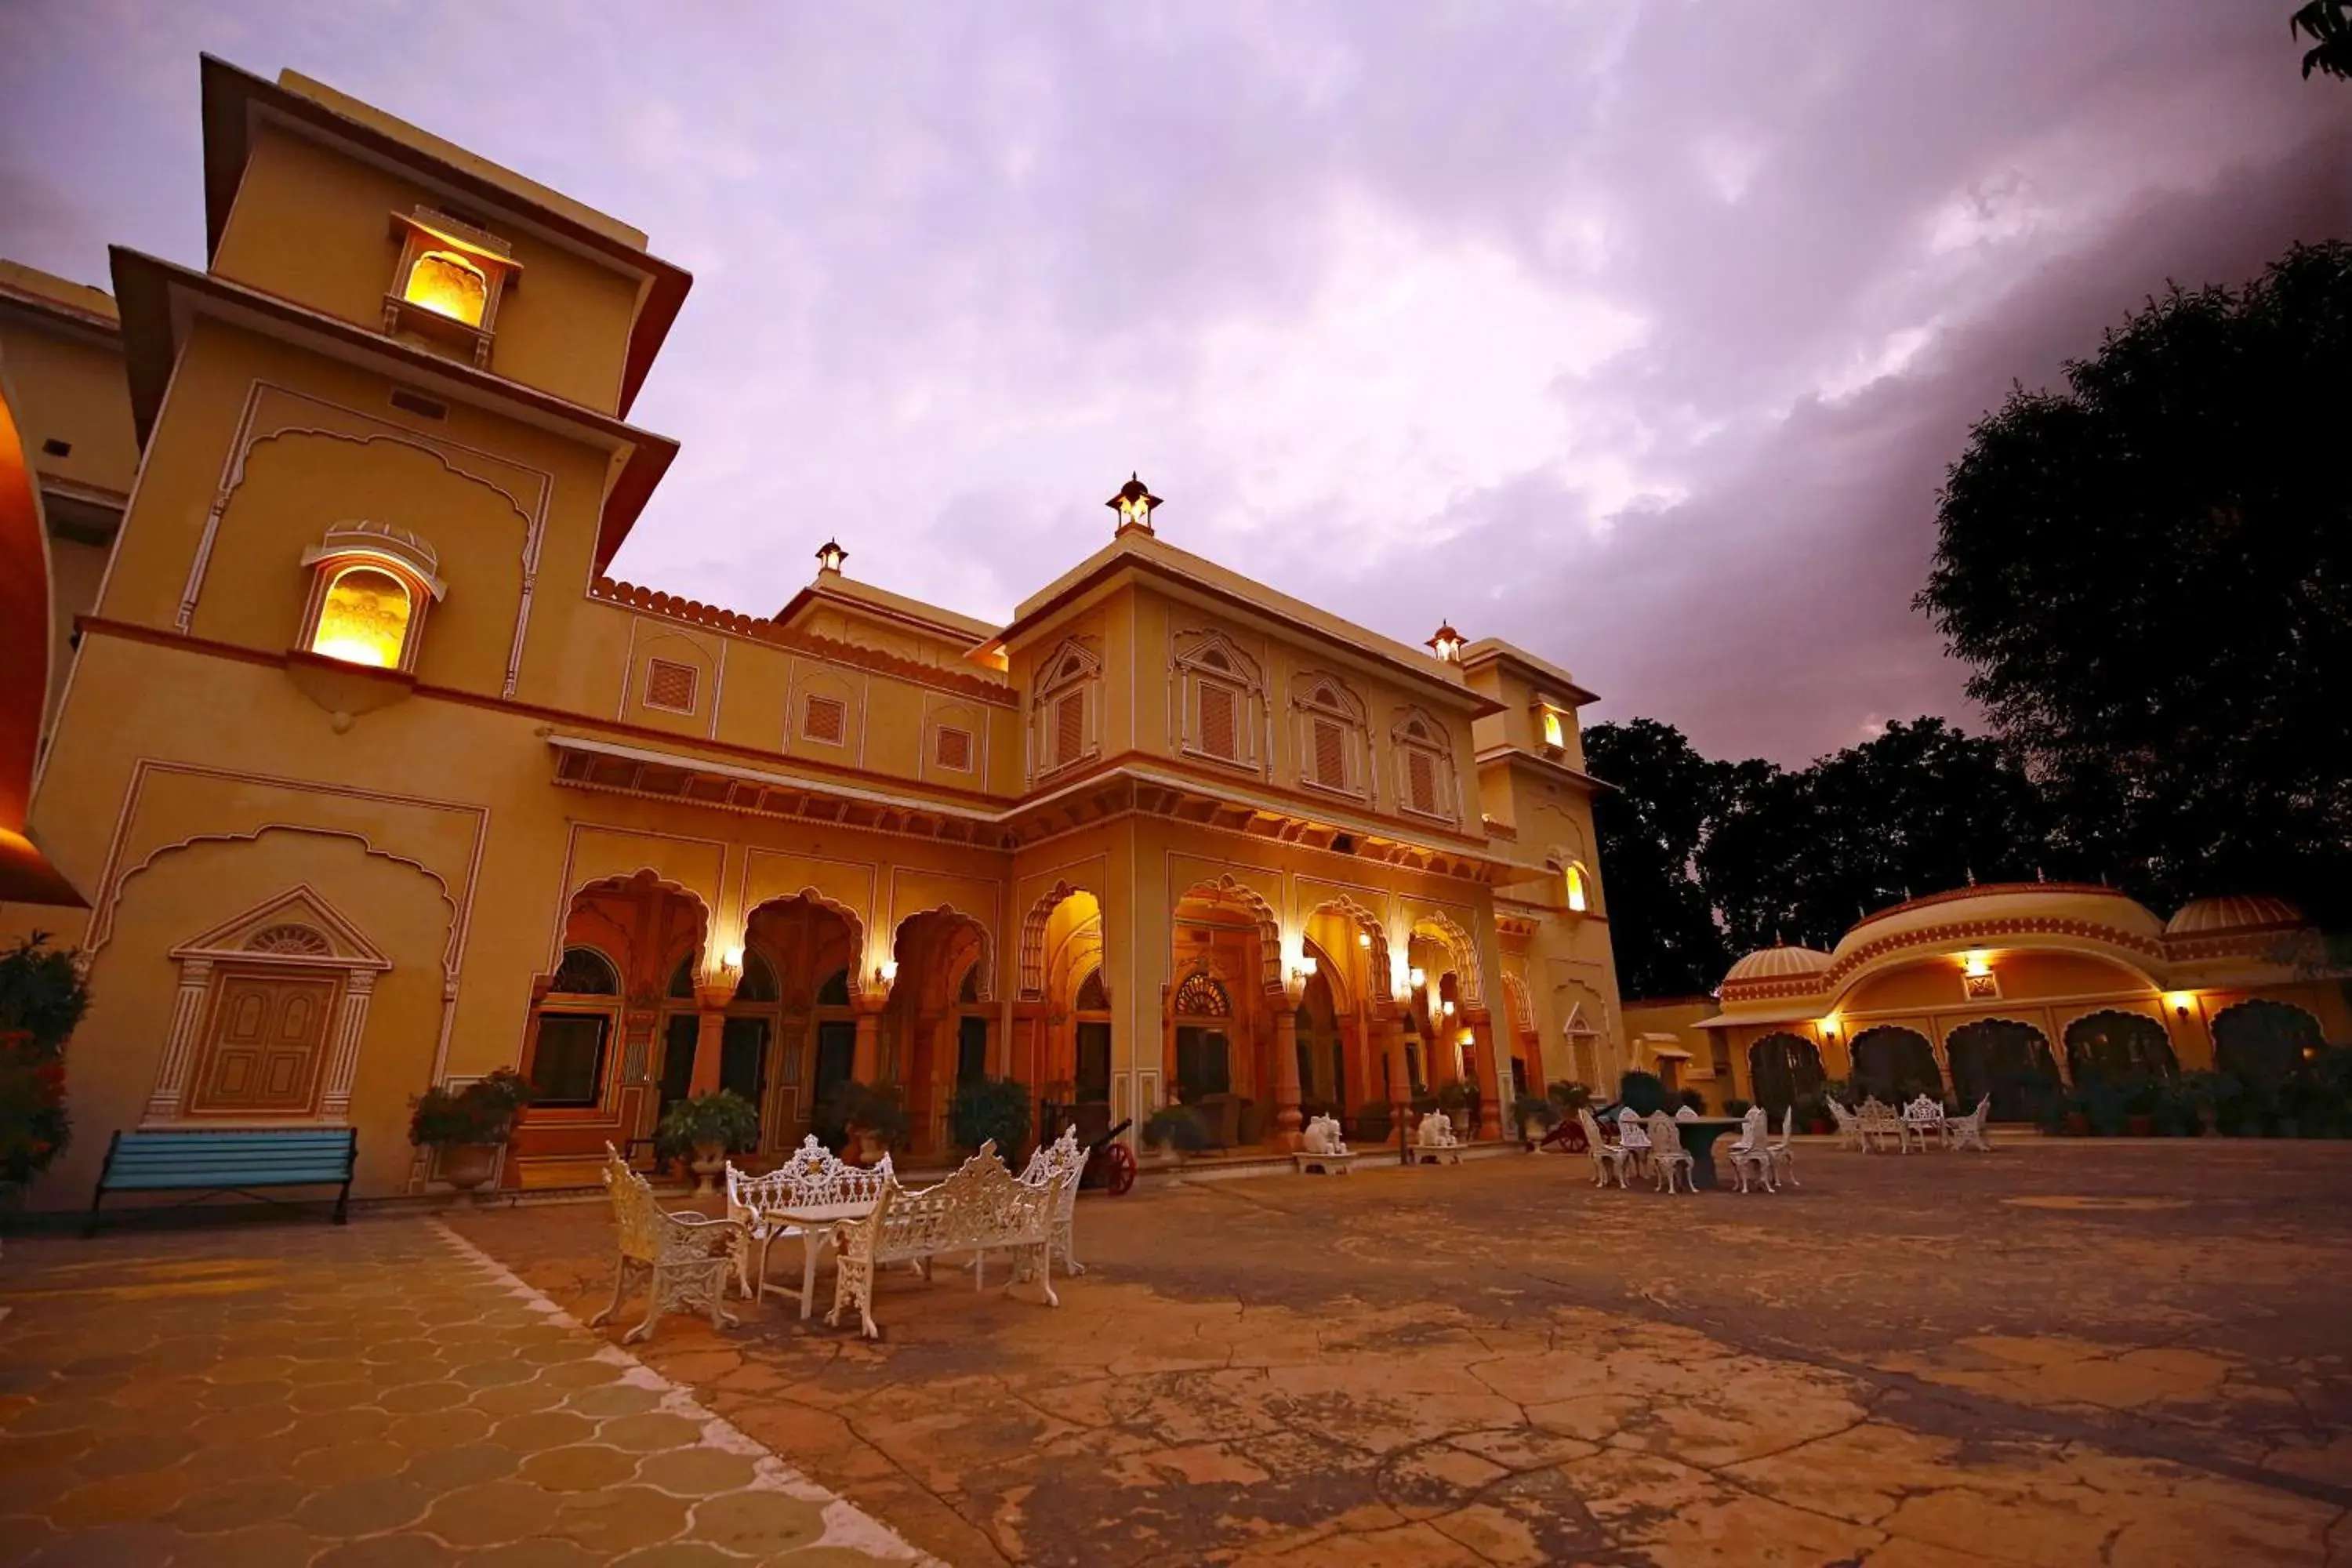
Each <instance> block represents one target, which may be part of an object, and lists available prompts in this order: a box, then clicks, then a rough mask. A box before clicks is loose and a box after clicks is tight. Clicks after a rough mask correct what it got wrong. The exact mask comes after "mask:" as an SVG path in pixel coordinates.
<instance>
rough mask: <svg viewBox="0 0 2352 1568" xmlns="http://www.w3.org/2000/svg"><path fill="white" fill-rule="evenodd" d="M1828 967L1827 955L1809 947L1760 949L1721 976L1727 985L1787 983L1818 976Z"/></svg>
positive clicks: (1828, 958)
mask: <svg viewBox="0 0 2352 1568" xmlns="http://www.w3.org/2000/svg"><path fill="white" fill-rule="evenodd" d="M1829 966H1830V955H1829V954H1828V953H1826V952H1817V951H1816V950H1814V949H1812V948H1810V947H1759V948H1758V949H1757V950H1756V951H1755V952H1751V953H1749V954H1748V956H1747V957H1745V958H1743V959H1741V960H1740V961H1739V962H1738V963H1735V964H1733V965H1732V966H1731V968H1730V969H1729V970H1727V972H1726V973H1725V974H1724V976H1723V983H1724V984H1726V985H1730V984H1737V983H1738V982H1740V981H1747V980H1787V979H1790V978H1792V977H1794V976H1797V975H1801V974H1818V973H1821V972H1822V970H1824V969H1827V968H1828V967H1829Z"/></svg>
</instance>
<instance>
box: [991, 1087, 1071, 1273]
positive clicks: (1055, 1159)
mask: <svg viewBox="0 0 2352 1568" xmlns="http://www.w3.org/2000/svg"><path fill="white" fill-rule="evenodd" d="M1087 1152H1088V1151H1087V1150H1085V1149H1081V1148H1080V1147H1078V1124H1077V1123H1076V1122H1075V1121H1073V1122H1071V1123H1070V1124H1069V1125H1068V1126H1066V1127H1065V1128H1063V1129H1062V1135H1061V1136H1060V1137H1059V1138H1056V1139H1055V1140H1054V1141H1053V1142H1051V1143H1040V1144H1039V1145H1037V1148H1036V1151H1035V1152H1034V1153H1032V1154H1031V1155H1030V1156H1029V1163H1028V1164H1026V1165H1024V1166H1023V1167H1022V1169H1021V1174H1020V1175H1019V1176H1017V1177H1016V1178H1014V1179H1015V1180H1017V1181H1018V1182H1020V1184H1022V1185H1023V1186H1024V1187H1051V1188H1052V1189H1053V1192H1054V1244H1053V1247H1052V1248H1051V1249H1050V1252H1049V1254H1048V1256H1047V1258H1046V1259H1045V1266H1046V1268H1047V1269H1048V1270H1049V1271H1050V1270H1051V1269H1052V1268H1053V1266H1054V1265H1055V1264H1056V1263H1059V1264H1060V1265H1061V1266H1062V1272H1063V1273H1065V1274H1084V1273H1085V1272H1086V1271H1087V1266H1086V1265H1085V1264H1083V1263H1081V1262H1079V1261H1078V1250H1077V1213H1078V1181H1079V1178H1081V1177H1083V1176H1084V1175H1085V1174H1086V1173H1087ZM987 1266H988V1254H986V1253H985V1252H979V1253H974V1254H973V1255H972V1259H971V1263H970V1264H968V1265H966V1267H968V1268H971V1270H972V1271H973V1272H974V1273H978V1272H979V1271H980V1270H982V1269H983V1268H986V1267H987Z"/></svg>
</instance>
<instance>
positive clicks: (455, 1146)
mask: <svg viewBox="0 0 2352 1568" xmlns="http://www.w3.org/2000/svg"><path fill="white" fill-rule="evenodd" d="M529 1104H530V1084H528V1083H526V1082H525V1081H524V1080H523V1076H522V1074H520V1073H519V1072H516V1071H515V1070H514V1069H513V1068H499V1069H498V1071H496V1072H494V1073H491V1074H489V1075H488V1076H487V1077H484V1078H478V1079H475V1080H474V1081H473V1082H471V1083H468V1084H465V1085H463V1086H461V1087H458V1088H455V1089H453V1088H451V1087H450V1086H449V1085H447V1084H446V1083H436V1084H435V1085H434V1086H433V1087H432V1088H431V1089H426V1090H425V1092H424V1093H423V1094H420V1095H418V1096H417V1097H416V1098H415V1099H414V1100H410V1101H409V1102H408V1141H409V1142H410V1143H412V1144H414V1145H415V1147H417V1148H419V1149H434V1150H437V1151H439V1152H440V1156H441V1158H440V1172H441V1179H442V1180H443V1181H445V1182H446V1183H448V1184H450V1185H451V1186H453V1187H455V1188H457V1190H458V1191H459V1192H461V1193H466V1194H471V1193H472V1192H473V1191H474V1189H475V1188H477V1187H478V1186H480V1185H481V1184H483V1183H484V1182H487V1181H488V1180H489V1179H490V1177H491V1175H492V1174H493V1173H496V1172H497V1170H498V1168H499V1151H500V1150H501V1149H503V1148H505V1147H506V1142H507V1139H508V1138H509V1137H510V1136H511V1135H512V1134H513V1132H514V1124H515V1121H516V1119H517V1118H518V1117H520V1115H521V1114H522V1110H523V1107H525V1106H527V1105H529Z"/></svg>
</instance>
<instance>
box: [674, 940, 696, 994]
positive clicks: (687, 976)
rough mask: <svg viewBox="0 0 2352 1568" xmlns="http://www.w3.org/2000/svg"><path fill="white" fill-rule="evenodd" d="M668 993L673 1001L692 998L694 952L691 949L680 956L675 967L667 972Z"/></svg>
mask: <svg viewBox="0 0 2352 1568" xmlns="http://www.w3.org/2000/svg"><path fill="white" fill-rule="evenodd" d="M669 994H670V997H671V999H672V1000H673V1001H683V1002H691V1001H693V1000H694V953H693V952H692V951H691V950H689V951H688V952H686V953H685V954H684V955H683V956H682V957H680V958H679V959H678V961H677V968H676V969H673V970H671V971H670V972H669Z"/></svg>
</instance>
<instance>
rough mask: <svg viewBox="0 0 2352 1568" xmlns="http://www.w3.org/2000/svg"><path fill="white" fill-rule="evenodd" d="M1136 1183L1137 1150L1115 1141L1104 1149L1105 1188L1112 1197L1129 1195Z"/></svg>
mask: <svg viewBox="0 0 2352 1568" xmlns="http://www.w3.org/2000/svg"><path fill="white" fill-rule="evenodd" d="M1133 1185H1135V1152H1134V1151H1133V1150H1131V1149H1129V1147H1128V1146H1127V1145H1126V1144H1124V1143H1114V1144H1112V1145H1111V1146H1110V1147H1109V1148H1108V1149H1106V1150H1105V1151H1103V1190H1104V1191H1105V1192H1107V1193H1108V1194H1110V1195H1111V1196H1112V1197H1115V1198H1119V1197H1125V1196H1126V1195H1127V1190H1128V1189H1129V1187H1131V1186H1133Z"/></svg>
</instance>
